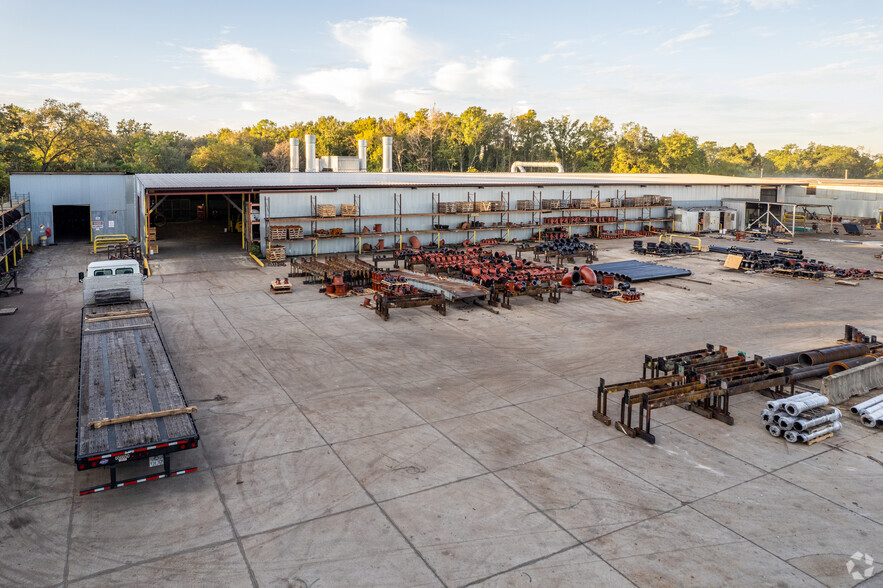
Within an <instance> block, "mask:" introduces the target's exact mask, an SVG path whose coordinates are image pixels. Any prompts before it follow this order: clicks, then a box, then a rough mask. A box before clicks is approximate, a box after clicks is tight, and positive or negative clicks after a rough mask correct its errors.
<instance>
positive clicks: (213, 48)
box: [0, 0, 883, 153]
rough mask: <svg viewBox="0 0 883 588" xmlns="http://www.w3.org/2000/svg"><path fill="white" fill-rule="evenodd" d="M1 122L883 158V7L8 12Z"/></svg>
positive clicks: (398, 5) (106, 6)
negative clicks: (551, 135)
mask: <svg viewBox="0 0 883 588" xmlns="http://www.w3.org/2000/svg"><path fill="white" fill-rule="evenodd" d="M0 14H2V15H3V38H4V49H3V51H0V102H2V103H9V102H12V103H15V104H17V105H19V106H24V107H34V106H37V105H38V104H39V103H40V102H42V100H43V99H44V98H47V97H53V98H57V99H60V100H63V101H65V102H72V101H78V102H81V103H82V104H83V106H84V107H86V108H87V109H90V110H99V111H101V112H104V113H105V114H107V115H108V117H109V118H110V120H111V122H112V124H113V123H115V122H116V121H118V120H120V119H123V118H134V119H136V120H138V121H141V122H149V123H151V124H152V125H153V127H154V129H156V130H180V131H183V132H186V133H188V134H192V135H197V134H202V133H205V132H208V131H212V130H216V129H218V128H220V127H222V126H228V127H231V128H239V127H242V126H245V125H248V124H252V123H255V122H257V121H258V120H260V119H263V118H269V119H271V120H273V121H275V122H277V123H280V124H285V123H290V122H295V121H306V120H311V119H315V118H316V117H317V116H320V115H323V114H332V115H334V116H337V117H339V118H342V119H345V120H351V119H354V118H357V117H360V116H392V115H394V114H395V113H397V112H399V111H406V112H410V111H413V110H414V109H416V108H420V107H432V106H435V107H436V108H438V109H439V110H443V111H451V112H455V113H456V112H461V111H462V110H463V109H465V108H466V107H468V106H472V105H479V106H483V107H485V108H487V109H488V110H489V111H491V112H502V113H504V114H506V115H513V114H521V113H523V112H525V111H526V110H527V109H529V108H533V109H535V110H536V111H537V113H538V114H539V116H540V117H541V118H544V119H545V118H548V117H550V116H559V115H561V114H570V115H571V116H575V117H577V118H580V119H583V120H590V119H591V118H592V117H594V116H595V115H603V116H606V117H608V118H609V119H611V120H612V121H613V122H614V123H615V124H616V125H617V126H619V125H621V124H622V123H626V122H629V121H635V122H638V123H641V124H644V125H646V126H647V127H648V128H649V129H650V130H651V131H652V132H653V133H654V134H656V135H657V136H658V135H663V134H666V133H668V132H670V131H671V130H673V129H679V130H681V131H684V132H686V133H688V134H691V135H696V136H698V137H699V138H700V140H716V141H718V143H721V144H731V143H734V142H736V143H740V144H744V143H746V142H748V141H753V142H754V143H755V144H756V145H757V146H758V148H759V149H761V150H766V149H770V148H776V147H780V146H782V145H784V144H786V143H797V144H799V145H801V146H804V145H806V144H807V143H808V142H809V141H815V142H817V143H825V144H846V145H852V146H859V145H861V146H864V147H865V148H866V149H867V150H869V151H871V152H872V153H879V152H883V116H881V108H880V103H881V96H883V2H881V1H880V0H864V1H850V0H843V1H839V2H832V1H829V0H825V1H823V0H658V1H656V0H655V1H634V2H610V1H609V0H608V1H605V2H595V1H586V2H545V3H538V2H535V1H534V2H519V1H510V2H476V1H474V0H473V1H471V2H465V1H460V0H454V1H447V2H444V3H435V2H416V1H413V0H412V1H410V2H365V1H363V2H349V1H338V2H328V3H319V2H301V1H297V0H289V1H287V2H273V1H269V0H265V1H264V2H255V3H247V2H235V3H227V2H195V1H194V2H185V1H180V0H179V1H177V2H166V1H162V0H154V1H152V2H142V3H137V4H135V3H129V2H119V1H117V2H88V1H87V2H53V1H49V2H39V3H38V2H33V1H15V0H0Z"/></svg>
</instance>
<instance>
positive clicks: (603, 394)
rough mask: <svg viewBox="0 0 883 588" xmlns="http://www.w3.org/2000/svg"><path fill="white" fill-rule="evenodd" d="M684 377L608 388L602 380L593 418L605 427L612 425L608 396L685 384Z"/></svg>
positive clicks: (639, 381) (679, 375) (666, 377)
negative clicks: (677, 383)
mask: <svg viewBox="0 0 883 588" xmlns="http://www.w3.org/2000/svg"><path fill="white" fill-rule="evenodd" d="M683 381H684V376H683V375H681V374H677V375H673V376H663V377H660V378H651V379H641V380H634V381H632V382H620V383H618V384H611V385H610V386H607V385H606V383H605V382H604V378H600V381H599V384H598V404H597V408H596V409H595V410H594V411H592V416H593V417H595V418H596V419H597V420H599V421H601V422H602V423H604V424H605V425H608V426H609V425H610V423H611V420H610V417H608V416H607V395H608V394H610V393H612V392H620V391H623V390H628V389H635V388H637V389H641V388H656V387H658V386H665V385H668V384H673V383H676V382H683Z"/></svg>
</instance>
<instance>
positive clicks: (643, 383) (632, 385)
mask: <svg viewBox="0 0 883 588" xmlns="http://www.w3.org/2000/svg"><path fill="white" fill-rule="evenodd" d="M685 379H686V378H685V376H684V375H683V374H673V375H670V376H660V377H657V378H642V379H640V380H632V381H631V382H620V383H618V384H610V385H606V384H605V383H604V379H603V378H602V379H601V385H602V386H604V389H605V390H606V391H607V392H621V391H622V390H626V389H628V390H639V389H641V388H652V387H654V386H663V385H666V384H672V383H675V382H683V381H685Z"/></svg>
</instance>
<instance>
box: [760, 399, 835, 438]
mask: <svg viewBox="0 0 883 588" xmlns="http://www.w3.org/2000/svg"><path fill="white" fill-rule="evenodd" d="M827 404H828V398H827V397H826V396H823V395H821V394H818V393H817V392H804V393H802V394H795V395H793V396H788V397H785V398H781V399H779V400H770V401H769V402H767V407H766V408H765V409H764V410H763V411H761V413H760V418H761V420H762V421H763V423H764V426H765V427H766V430H767V431H768V432H769V434H770V435H772V436H773V437H784V438H785V440H786V441H788V442H789V443H797V442H800V443H808V442H810V441H812V440H814V439H818V438H819V437H822V436H823V435H828V434H829V433H831V434H833V433H836V432H837V431H839V430H840V429H841V427H842V425H841V424H840V422H839V421H840V416H841V414H840V410H838V409H837V408H833V407H828V406H827Z"/></svg>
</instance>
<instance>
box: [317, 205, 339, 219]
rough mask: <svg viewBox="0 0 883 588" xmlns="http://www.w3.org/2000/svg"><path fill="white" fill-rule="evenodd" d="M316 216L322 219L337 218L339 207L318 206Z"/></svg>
mask: <svg viewBox="0 0 883 588" xmlns="http://www.w3.org/2000/svg"><path fill="white" fill-rule="evenodd" d="M316 216H318V217H321V218H330V217H333V216H337V207H336V206H334V205H333V204H319V205H317V206H316Z"/></svg>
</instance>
